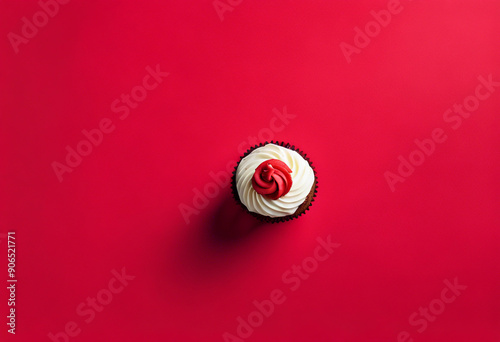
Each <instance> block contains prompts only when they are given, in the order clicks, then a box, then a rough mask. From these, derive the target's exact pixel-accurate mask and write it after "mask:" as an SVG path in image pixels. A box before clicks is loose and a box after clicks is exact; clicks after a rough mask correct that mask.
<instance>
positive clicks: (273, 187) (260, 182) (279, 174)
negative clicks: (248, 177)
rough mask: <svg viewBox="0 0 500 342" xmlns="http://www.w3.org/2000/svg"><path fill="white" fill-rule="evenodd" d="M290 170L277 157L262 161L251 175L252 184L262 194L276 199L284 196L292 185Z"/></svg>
mask: <svg viewBox="0 0 500 342" xmlns="http://www.w3.org/2000/svg"><path fill="white" fill-rule="evenodd" d="M290 173H292V170H291V169H290V168H289V167H288V165H286V164H285V163H284V162H282V161H281V160H278V159H269V160H266V161H264V162H262V163H261V164H260V165H259V166H258V167H257V168H256V169H255V173H254V174H253V177H252V186H253V188H254V189H255V191H257V193H259V194H261V195H262V196H264V197H266V198H269V199H272V200H277V199H278V198H280V197H282V196H285V195H286V194H287V193H288V192H289V191H290V189H291V187H292V176H291V175H290Z"/></svg>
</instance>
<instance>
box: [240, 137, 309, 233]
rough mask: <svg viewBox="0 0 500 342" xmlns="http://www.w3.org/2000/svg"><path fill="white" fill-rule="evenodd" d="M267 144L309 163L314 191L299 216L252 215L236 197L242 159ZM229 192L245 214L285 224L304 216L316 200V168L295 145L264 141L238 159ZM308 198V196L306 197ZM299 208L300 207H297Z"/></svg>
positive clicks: (268, 221)
mask: <svg viewBox="0 0 500 342" xmlns="http://www.w3.org/2000/svg"><path fill="white" fill-rule="evenodd" d="M267 144H275V145H279V146H282V147H285V148H288V149H290V150H293V151H296V152H297V153H299V154H300V155H301V156H302V158H304V159H305V160H307V162H308V163H309V166H311V168H312V170H313V172H314V191H313V193H312V198H311V201H310V203H309V204H308V205H307V207H306V208H305V209H303V210H302V211H301V212H300V213H299V214H295V213H294V214H292V215H287V216H283V217H269V216H264V215H260V214H257V213H253V212H251V211H249V210H248V208H247V207H246V206H245V205H244V204H243V203H242V202H241V200H240V196H239V195H238V190H237V189H236V170H238V166H239V165H240V162H241V160H242V159H243V158H245V157H246V156H248V155H249V154H250V153H251V152H252V151H253V150H255V149H256V148H259V147H262V146H265V145H267ZM231 192H232V193H233V198H234V200H235V201H236V202H237V203H238V204H239V205H240V206H241V207H242V208H243V209H244V210H245V211H246V212H247V213H249V214H250V215H252V216H254V217H256V218H257V219H259V220H260V221H262V222H267V223H279V222H286V221H291V220H294V219H296V218H298V217H300V216H302V215H305V214H306V213H307V211H308V210H309V209H310V208H311V206H312V205H313V202H314V199H315V198H316V195H317V193H318V175H317V172H316V168H315V167H314V165H313V163H312V161H311V160H310V159H309V157H307V154H306V153H304V151H301V150H300V149H299V148H297V147H295V145H291V144H289V143H285V142H282V141H274V140H271V141H270V142H268V141H266V142H264V143H260V144H258V145H255V146H253V147H250V148H249V149H248V150H247V151H246V152H245V153H244V154H243V156H241V157H240V160H239V161H238V163H237V164H236V166H235V167H234V171H233V175H232V177H231ZM308 196H309V195H308ZM306 200H307V197H306ZM299 208H300V206H299Z"/></svg>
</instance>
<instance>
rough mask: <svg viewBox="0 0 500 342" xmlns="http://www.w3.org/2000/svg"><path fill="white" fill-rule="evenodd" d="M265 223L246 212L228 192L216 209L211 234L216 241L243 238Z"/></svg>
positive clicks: (210, 228) (211, 224) (211, 223)
mask: <svg viewBox="0 0 500 342" xmlns="http://www.w3.org/2000/svg"><path fill="white" fill-rule="evenodd" d="M265 224H266V223H265V222H261V221H260V220H258V219H257V218H255V217H254V216H252V215H249V214H248V213H247V212H245V210H243V208H242V207H241V206H239V205H238V204H237V203H235V201H234V199H233V198H232V197H231V196H230V194H228V195H226V196H225V197H224V199H223V200H222V201H221V202H219V203H218V206H217V208H216V209H215V210H214V213H213V215H212V218H211V221H210V227H209V234H210V238H211V239H213V240H214V242H228V241H231V240H238V239H242V238H244V237H245V236H247V235H249V234H251V233H252V232H254V231H255V230H257V229H258V228H259V227H262V226H264V225H265Z"/></svg>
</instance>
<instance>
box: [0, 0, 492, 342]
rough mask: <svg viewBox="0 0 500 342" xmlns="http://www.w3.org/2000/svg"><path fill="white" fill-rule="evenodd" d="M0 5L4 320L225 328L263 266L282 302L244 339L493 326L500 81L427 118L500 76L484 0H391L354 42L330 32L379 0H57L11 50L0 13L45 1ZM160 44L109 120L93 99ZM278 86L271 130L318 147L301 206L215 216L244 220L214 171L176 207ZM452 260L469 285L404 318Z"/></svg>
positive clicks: (257, 120)
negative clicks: (274, 215) (187, 213)
mask: <svg viewBox="0 0 500 342" xmlns="http://www.w3.org/2000/svg"><path fill="white" fill-rule="evenodd" d="M0 4H1V5H0V13H2V14H1V19H2V20H0V33H1V34H2V35H3V36H4V39H2V40H1V43H0V44H1V50H0V53H1V55H0V57H1V64H0V68H1V69H0V72H1V89H0V90H1V91H0V99H1V113H0V115H1V117H0V130H1V131H0V139H1V145H0V152H1V168H0V172H1V173H0V176H1V178H0V182H1V183H0V189H1V203H0V204H1V208H0V210H1V212H0V214H1V218H0V220H1V221H0V224H1V230H0V233H4V234H5V233H6V232H8V231H15V232H16V237H17V240H16V242H17V249H16V252H17V273H16V274H17V277H18V281H19V282H18V285H17V286H18V288H17V292H16V295H17V306H16V308H17V312H16V314H17V327H16V328H17V333H16V335H15V336H11V335H10V334H8V333H7V331H6V330H7V327H6V324H5V322H6V318H5V316H6V315H7V310H8V306H7V292H6V289H5V287H6V285H5V284H6V282H5V280H6V279H7V273H6V268H7V266H6V265H7V263H6V253H5V252H6V247H7V244H6V240H5V238H3V240H2V241H0V248H1V249H2V251H1V252H0V255H1V256H2V257H1V258H0V260H1V261H0V266H1V267H2V269H4V270H5V271H1V272H0V274H2V275H3V276H2V278H3V277H5V280H1V281H2V283H4V285H2V286H1V287H0V288H1V290H0V298H1V300H0V312H1V315H0V316H1V317H4V318H2V324H1V327H2V328H1V331H0V335H1V336H2V340H6V341H10V340H17V341H50V339H49V338H48V337H47V334H48V333H49V332H53V333H56V332H59V331H63V330H64V327H65V325H66V323H67V322H69V321H75V322H76V323H77V324H78V326H79V327H80V328H81V332H80V334H79V335H78V336H77V337H74V338H71V341H82V342H83V341H223V338H222V334H223V333H224V332H226V331H227V332H230V333H231V334H236V328H237V324H238V323H237V321H236V318H237V317H238V316H243V317H247V316H248V314H249V313H250V312H251V311H252V310H254V306H253V304H252V301H253V300H258V301H262V300H264V299H266V298H269V294H270V292H271V291H272V290H273V289H276V288H279V289H281V290H283V291H284V292H285V294H286V296H287V299H286V301H285V302H284V303H283V304H282V305H280V306H277V307H276V309H275V312H274V313H273V314H272V316H271V317H269V318H266V320H265V321H264V323H263V324H262V326H260V327H258V328H256V329H255V331H254V333H253V334H252V336H251V337H249V338H248V339H245V341H246V340H248V341H397V336H398V334H399V332H400V331H403V330H404V331H408V332H409V333H410V334H411V336H412V337H413V338H414V339H415V341H491V342H493V341H498V340H499V339H500V304H499V300H500V292H499V289H498V281H499V274H500V273H499V271H500V267H499V264H498V257H499V253H498V250H499V248H498V247H499V244H498V239H499V237H500V234H499V229H498V228H499V223H500V222H499V221H500V220H499V218H500V215H499V197H498V196H499V190H500V189H499V185H500V183H499V181H498V174H499V171H500V163H499V158H498V148H499V143H500V141H499V134H498V129H499V119H498V113H499V108H500V91H499V89H497V91H496V92H494V93H493V94H492V95H491V96H490V98H489V99H487V100H485V101H482V102H481V103H480V105H479V109H478V110H477V111H475V112H474V113H473V114H472V115H471V117H470V118H469V119H467V120H464V121H463V123H462V125H461V127H460V128H459V129H457V130H453V129H451V125H450V124H449V123H445V122H444V121H443V113H444V112H445V111H446V110H447V109H448V108H450V107H452V106H453V104H454V103H462V101H463V99H464V98H465V97H466V96H469V95H474V90H475V88H476V86H477V85H478V84H479V82H478V80H477V78H478V76H480V75H482V76H484V77H487V76H488V75H490V74H492V75H493V79H495V80H500V67H499V64H498V62H499V61H500V48H499V42H500V20H499V13H500V4H499V3H498V2H495V1H472V0H470V1H455V2H451V1H427V2H424V1H413V2H409V1H402V3H401V5H402V6H403V10H402V11H401V13H399V14H397V15H394V16H393V17H392V21H391V23H390V24H389V25H388V26H387V27H385V28H382V30H381V32H380V34H379V35H378V36H376V37H374V38H372V41H371V42H370V44H369V45H368V46H367V47H366V48H364V49H362V51H361V52H360V53H359V54H353V55H352V56H351V58H352V62H351V63H348V62H347V61H346V58H345V57H344V55H343V54H342V51H341V49H340V47H339V44H340V43H341V42H346V43H349V44H353V38H354V34H355V32H354V28H355V27H356V26H358V27H364V25H365V24H366V23H367V22H369V21H370V20H372V16H371V15H370V11H371V10H377V11H378V10H381V9H384V8H386V7H387V1H356V2H350V1H349V2H348V1H344V2H334V1H330V2H329V1H300V2H299V1H272V2H267V1H257V2H255V1H243V2H241V4H239V5H237V6H235V7H234V8H233V10H232V11H228V12H225V13H224V20H223V21H221V20H220V19H219V16H218V15H217V12H216V11H215V9H214V6H213V4H212V1H209V0H207V1H194V2H193V1H176V2H173V1H152V2H139V1H136V2H134V1H93V2H88V1H71V2H69V3H68V4H66V5H61V6H60V9H59V13H57V14H56V15H55V16H54V17H53V18H50V20H49V22H48V24H47V25H46V26H45V27H42V28H40V29H39V32H38V33H37V34H36V36H35V37H33V38H31V39H29V42H28V43H27V44H21V45H20V46H19V53H17V54H16V53H15V52H14V49H13V47H12V46H11V44H10V42H9V40H8V38H7V34H8V33H9V32H14V33H16V34H20V33H21V28H22V25H23V23H22V18H23V17H24V16H26V17H28V18H32V16H33V14H35V13H36V12H37V11H39V10H40V7H39V5H38V4H37V2H36V1H1V2H0ZM30 20H31V19H30ZM157 64H159V65H160V66H161V70H162V71H166V72H170V75H169V76H168V77H166V78H165V79H164V81H163V82H162V83H161V84H160V85H159V86H158V87H157V88H156V89H154V90H152V91H150V92H148V94H147V98H146V100H145V101H144V102H142V103H140V104H139V105H138V106H137V108H135V109H133V110H131V113H130V116H129V117H128V118H127V119H126V120H123V121H122V120H119V118H118V116H119V114H116V113H113V112H112V111H111V109H110V105H111V103H112V102H113V101H114V100H115V99H117V98H119V97H120V95H121V94H122V93H130V91H131V89H132V88H133V87H134V86H137V85H140V84H141V83H142V79H143V77H144V76H145V75H146V70H145V68H146V66H151V67H153V68H154V67H155V66H156V65H157ZM283 107H286V108H287V111H288V113H290V114H293V115H296V117H295V118H294V119H293V120H291V121H290V123H289V124H288V125H287V126H286V128H285V129H283V130H282V131H281V132H278V133H276V134H275V138H276V139H279V140H283V141H287V142H291V143H293V144H296V145H297V146H299V147H301V148H302V149H304V150H305V151H306V152H308V154H309V156H310V157H311V159H312V160H313V161H314V164H315V165H316V166H317V170H318V175H319V180H320V187H319V193H318V197H317V199H316V202H315V203H314V205H313V207H312V208H311V210H310V211H309V212H308V214H307V215H306V216H304V217H301V218H300V219H299V220H295V221H292V222H288V223H285V224H281V225H263V226H260V227H258V228H256V229H253V230H252V231H250V232H249V233H246V234H243V233H237V234H235V235H237V236H236V237H228V236H227V235H228V234H227V232H228V231H229V232H231V231H238V232H239V231H240V230H242V225H251V224H253V221H249V220H248V219H249V218H248V217H246V216H245V215H244V216H240V212H239V211H238V210H239V209H238V207H237V206H236V205H235V204H234V203H233V201H232V200H231V198H230V190H229V187H223V188H222V189H220V191H219V194H218V195H217V196H216V197H215V198H213V199H210V201H209V204H208V206H207V207H206V208H203V209H202V210H200V213H199V214H198V215H192V216H191V217H190V218H191V222H190V223H189V224H186V222H185V220H184V219H183V216H182V215H181V213H180V211H179V205H180V204H181V203H184V204H186V205H192V201H193V197H194V192H193V189H200V190H203V188H204V187H205V186H206V185H207V184H208V183H210V182H212V179H211V177H210V176H209V174H210V172H215V173H217V172H221V171H223V170H225V168H226V164H228V162H230V161H234V160H237V158H238V156H239V152H238V145H239V144H240V143H242V142H245V141H247V138H248V137H249V136H255V135H257V134H258V133H259V132H261V130H262V129H264V128H269V123H270V120H271V118H272V117H273V116H274V113H273V109H274V108H277V109H279V110H280V111H281V110H283ZM103 118H110V119H111V120H112V121H113V124H115V125H116V129H115V130H114V131H113V132H112V133H110V134H106V135H105V136H104V139H103V142H102V143H101V144H100V145H99V146H98V147H95V148H94V150H93V151H92V153H91V154H90V155H89V156H87V157H84V158H83V161H82V163H81V165H79V166H78V167H76V168H75V169H74V171H73V172H72V173H65V174H64V176H63V178H64V180H63V182H61V183H60V182H59V181H58V179H57V177H56V175H55V173H54V171H53V169H52V166H51V164H52V162H54V161H58V162H61V163H63V162H64V159H65V157H66V150H65V148H66V146H67V145H69V146H71V147H73V148H75V147H76V145H77V144H78V142H80V141H81V140H82V139H83V138H84V137H83V135H82V133H81V131H82V130H83V129H87V130H90V129H93V128H96V127H98V126H99V122H100V121H101V119H103ZM435 128H442V129H443V130H444V131H445V133H446V134H447V136H448V138H447V140H446V142H444V143H443V144H440V145H438V146H437V147H436V150H435V152H434V153H433V154H432V155H431V156H429V157H428V158H426V160H425V162H424V163H423V164H422V165H421V166H419V167H417V168H416V169H415V171H414V173H413V175H411V176H410V177H408V178H407V179H406V181H405V182H404V183H398V184H396V191H395V192H391V190H390V188H389V186H388V184H387V182H386V180H385V178H384V172H386V171H391V172H397V167H398V165H399V161H398V156H399V155H403V156H404V157H405V158H407V157H408V155H409V154H410V152H411V151H413V150H414V149H415V144H414V142H413V141H414V139H415V138H418V139H425V138H429V137H431V132H432V131H433V130H434V129H435ZM232 217H236V218H232ZM238 220H239V221H238ZM328 235H331V238H332V241H334V242H337V243H340V244H341V246H340V247H339V248H337V249H336V250H335V252H334V253H333V255H332V256H331V257H330V258H329V259H328V260H327V261H324V262H322V263H320V265H319V267H318V270H317V271H316V272H314V273H312V274H311V275H310V277H309V279H307V280H305V281H303V282H302V284H301V287H300V288H299V289H298V290H297V291H295V292H291V291H290V290H289V286H288V285H285V284H284V283H283V282H282V280H281V276H282V274H283V273H284V272H285V271H286V270H288V269H290V267H292V265H294V264H300V263H301V262H302V260H304V258H306V257H309V256H312V255H313V251H314V248H315V247H316V245H317V242H316V238H317V237H323V238H326V237H327V236H328ZM122 267H125V268H126V270H127V273H129V274H131V275H134V276H135V279H134V280H132V281H130V284H129V285H128V286H127V287H126V288H125V289H124V290H123V292H121V293H119V294H116V295H115V296H114V298H113V300H112V301H111V303H110V304H109V305H107V306H105V308H104V310H103V311H102V312H100V313H97V314H96V317H95V319H94V320H93V321H92V322H91V323H89V324H86V323H85V322H84V320H83V318H82V317H81V316H79V315H77V314H76V308H77V306H78V305H79V304H80V303H81V302H84V301H85V300H86V298H87V297H95V296H96V293H98V291H99V290H101V289H103V288H106V287H107V284H108V282H109V280H110V279H111V278H112V277H113V276H112V274H111V270H113V269H116V270H121V269H122ZM455 277H457V278H458V282H459V283H460V284H463V285H466V286H467V289H466V290H465V291H463V294H462V295H460V296H459V297H458V298H457V299H456V301H455V302H453V303H451V304H447V305H446V308H445V311H444V313H443V314H441V315H439V316H438V317H437V319H436V320H435V321H434V322H431V323H429V326H428V328H427V329H426V330H425V331H424V332H422V333H418V332H417V331H416V328H415V327H413V326H411V325H410V324H409V321H408V319H409V317H410V315H411V314H412V313H413V312H415V311H417V310H418V309H419V307H425V306H427V305H429V302H430V301H431V300H433V299H436V298H439V297H440V293H441V290H442V289H443V288H444V286H445V285H444V283H443V281H444V280H445V279H449V280H453V279H454V278H455ZM61 341H62V339H61Z"/></svg>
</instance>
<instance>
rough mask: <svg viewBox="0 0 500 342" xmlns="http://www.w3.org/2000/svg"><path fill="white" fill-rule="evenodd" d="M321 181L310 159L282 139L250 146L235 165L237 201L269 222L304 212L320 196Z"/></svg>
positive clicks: (234, 176)
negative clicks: (318, 190)
mask: <svg viewBox="0 0 500 342" xmlns="http://www.w3.org/2000/svg"><path fill="white" fill-rule="evenodd" d="M317 185H318V180H317V176H316V171H315V169H314V167H313V166H312V163H311V161H310V160H309V158H307V157H306V155H305V154H303V153H302V152H301V151H300V150H299V149H296V148H295V146H292V145H290V144H285V143H282V142H273V141H271V143H268V142H266V143H264V144H260V145H258V146H254V147H252V148H250V149H249V150H248V151H247V152H246V153H245V154H244V155H243V156H242V157H241V159H240V161H239V162H238V164H237V165H236V167H235V170H234V172H233V178H232V191H233V196H234V198H235V200H236V201H237V202H238V203H239V204H240V205H241V206H242V207H243V208H244V209H245V210H246V211H248V212H249V213H250V214H252V215H253V216H255V217H257V218H259V219H260V220H262V221H265V222H271V223H275V222H284V221H288V220H292V219H295V218H297V217H299V216H300V215H302V214H304V213H305V212H306V210H309V207H310V206H311V205H312V202H313V201H314V197H316V192H317V190H316V189H317Z"/></svg>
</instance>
